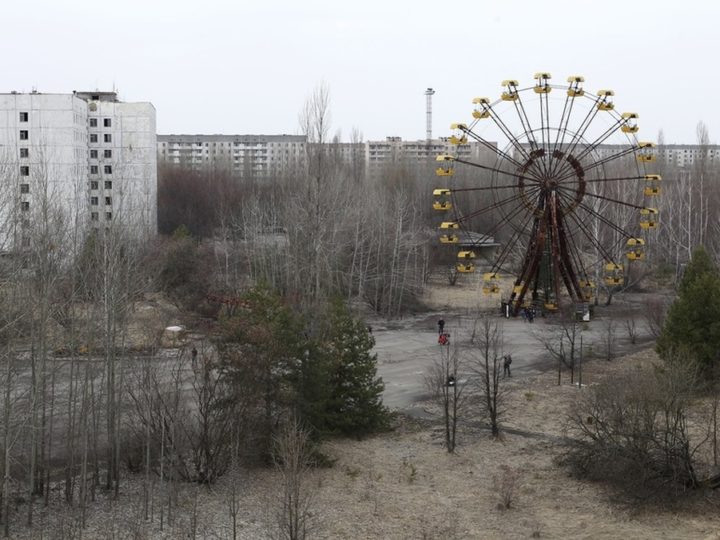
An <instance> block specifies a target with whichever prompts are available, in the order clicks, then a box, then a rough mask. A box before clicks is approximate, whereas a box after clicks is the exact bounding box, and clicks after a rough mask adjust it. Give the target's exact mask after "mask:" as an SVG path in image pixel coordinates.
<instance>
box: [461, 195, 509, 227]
mask: <svg viewBox="0 0 720 540" xmlns="http://www.w3.org/2000/svg"><path fill="white" fill-rule="evenodd" d="M518 200H522V195H521V194H519V193H518V194H516V195H513V196H512V197H507V198H506V199H502V200H500V201H497V202H494V203H493V204H491V205H489V206H486V207H484V208H481V209H480V210H475V211H474V212H470V213H469V214H466V215H463V216H458V217H457V218H456V219H455V221H457V222H458V223H462V222H463V221H467V220H468V219H472V218H474V217H477V216H480V215H482V214H484V213H486V212H489V211H491V210H495V209H496V208H501V207H502V206H505V205H506V204H509V203H511V202H514V201H518Z"/></svg>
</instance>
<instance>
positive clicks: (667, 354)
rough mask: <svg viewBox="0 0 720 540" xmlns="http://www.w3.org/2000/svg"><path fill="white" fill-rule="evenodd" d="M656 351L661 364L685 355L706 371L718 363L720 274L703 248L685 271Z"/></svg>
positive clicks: (719, 350)
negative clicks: (662, 361) (661, 359)
mask: <svg viewBox="0 0 720 540" xmlns="http://www.w3.org/2000/svg"><path fill="white" fill-rule="evenodd" d="M657 351H658V353H659V354H660V356H661V357H662V358H663V359H665V360H671V359H672V358H673V357H675V356H676V355H678V354H681V355H689V356H690V357H691V358H693V359H694V360H696V361H697V362H698V363H699V364H700V366H702V367H703V368H704V369H706V370H708V371H709V370H712V369H714V368H716V367H717V364H718V363H719V361H720V357H719V355H720V274H719V273H718V269H717V267H716V266H715V264H714V263H713V262H712V260H711V259H710V257H709V256H708V254H707V253H706V252H705V250H704V249H703V248H698V249H696V250H695V252H694V253H693V257H692V260H691V261H690V263H689V264H688V266H687V268H686V269H685V273H684V275H683V278H682V281H681V282H680V287H679V291H678V296H677V298H676V300H675V302H674V303H673V304H672V305H671V306H670V309H669V310H668V314H667V317H666V318H665V323H664V324H663V329H662V333H661V334H660V337H659V338H658V342H657Z"/></svg>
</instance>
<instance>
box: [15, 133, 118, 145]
mask: <svg viewBox="0 0 720 540" xmlns="http://www.w3.org/2000/svg"><path fill="white" fill-rule="evenodd" d="M20 133H22V131H21V132H20ZM20 138H21V139H22V137H20ZM103 141H104V142H106V143H109V142H112V134H111V133H104V134H103ZM90 142H91V143H96V142H98V134H97V133H91V134H90Z"/></svg>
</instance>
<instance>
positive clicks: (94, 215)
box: [90, 212, 112, 221]
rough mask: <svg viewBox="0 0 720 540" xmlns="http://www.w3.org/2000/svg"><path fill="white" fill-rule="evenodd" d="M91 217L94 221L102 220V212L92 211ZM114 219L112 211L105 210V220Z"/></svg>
mask: <svg viewBox="0 0 720 540" xmlns="http://www.w3.org/2000/svg"><path fill="white" fill-rule="evenodd" d="M90 219H91V220H93V221H100V214H99V213H98V212H90ZM111 219H112V212H105V220H106V221H110V220H111Z"/></svg>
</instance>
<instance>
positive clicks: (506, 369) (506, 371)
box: [503, 354, 512, 377]
mask: <svg viewBox="0 0 720 540" xmlns="http://www.w3.org/2000/svg"><path fill="white" fill-rule="evenodd" d="M510 364H512V356H510V355H509V354H506V355H505V356H503V377H505V376H506V375H507V376H508V377H512V374H511V373H510Z"/></svg>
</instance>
